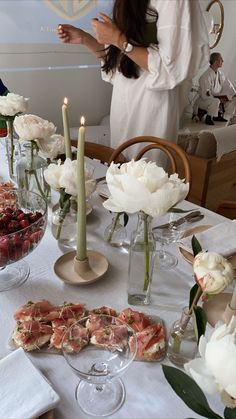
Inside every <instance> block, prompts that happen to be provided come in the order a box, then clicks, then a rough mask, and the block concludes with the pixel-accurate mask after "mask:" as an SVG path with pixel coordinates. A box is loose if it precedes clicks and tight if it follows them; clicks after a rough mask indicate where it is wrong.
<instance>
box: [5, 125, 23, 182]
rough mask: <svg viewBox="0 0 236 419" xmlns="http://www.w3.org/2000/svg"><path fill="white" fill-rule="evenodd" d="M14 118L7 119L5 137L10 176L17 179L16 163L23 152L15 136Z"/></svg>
mask: <svg viewBox="0 0 236 419" xmlns="http://www.w3.org/2000/svg"><path fill="white" fill-rule="evenodd" d="M13 121H14V119H13V118H10V119H7V121H6V123H7V136H6V137H5V146H6V155H7V162H8V170H9V176H10V178H11V179H12V180H13V181H15V180H16V163H17V160H18V159H19V157H20V154H21V148H20V142H19V140H18V139H17V138H14V128H13Z"/></svg>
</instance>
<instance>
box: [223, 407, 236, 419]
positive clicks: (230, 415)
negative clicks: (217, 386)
mask: <svg viewBox="0 0 236 419" xmlns="http://www.w3.org/2000/svg"><path fill="white" fill-rule="evenodd" d="M224 417H225V419H236V407H235V408H234V409H230V408H229V407H226V408H225V410H224Z"/></svg>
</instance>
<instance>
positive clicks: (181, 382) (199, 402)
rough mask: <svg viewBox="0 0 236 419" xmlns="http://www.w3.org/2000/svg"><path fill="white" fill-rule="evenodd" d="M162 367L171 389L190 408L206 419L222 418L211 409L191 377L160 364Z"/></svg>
mask: <svg viewBox="0 0 236 419" xmlns="http://www.w3.org/2000/svg"><path fill="white" fill-rule="evenodd" d="M162 369H163V373H164V375H165V378H166V380H167V381H168V383H169V384H170V385H171V387H172V389H173V390H174V391H175V393H176V394H177V395H178V396H179V397H180V398H181V399H182V400H183V402H184V403H185V404H186V405H187V406H188V407H189V408H190V409H192V410H193V411H194V412H196V413H198V414H199V415H202V416H204V417H205V418H208V419H209V418H211V419H222V417H221V416H219V415H218V414H217V413H215V412H214V411H213V410H211V408H210V406H209V404H208V402H207V399H206V397H205V395H204V393H203V392H202V390H201V389H200V387H199V386H198V385H197V384H196V383H195V381H194V380H193V379H192V378H191V377H189V376H188V375H187V374H185V373H184V372H183V371H181V370H179V369H177V368H174V367H169V366H167V365H162Z"/></svg>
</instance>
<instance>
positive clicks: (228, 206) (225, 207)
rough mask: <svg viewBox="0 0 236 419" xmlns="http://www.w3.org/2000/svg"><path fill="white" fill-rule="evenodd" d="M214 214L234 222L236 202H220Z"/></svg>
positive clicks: (235, 218)
mask: <svg viewBox="0 0 236 419" xmlns="http://www.w3.org/2000/svg"><path fill="white" fill-rule="evenodd" d="M216 212H217V213H218V214H220V215H223V216H224V217H227V218H230V219H231V220H236V201H229V200H224V201H221V202H220V203H219V206H218V208H217V210H216Z"/></svg>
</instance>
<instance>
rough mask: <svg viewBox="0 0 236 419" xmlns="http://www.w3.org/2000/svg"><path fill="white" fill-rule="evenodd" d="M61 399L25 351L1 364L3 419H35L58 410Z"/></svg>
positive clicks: (0, 399) (0, 408) (5, 359)
mask: <svg viewBox="0 0 236 419" xmlns="http://www.w3.org/2000/svg"><path fill="white" fill-rule="evenodd" d="M59 400H60V399H59V396H58V394H57V393H56V392H55V391H54V390H53V388H52V387H51V385H50V384H49V383H48V381H47V380H46V379H45V377H44V376H43V375H42V374H41V373H40V372H39V371H38V370H37V368H35V367H34V365H33V364H32V362H31V361H30V360H29V358H28V357H27V355H26V354H25V352H24V351H23V349H22V348H19V349H17V350H16V351H14V352H12V353H11V354H10V355H8V356H6V357H5V358H4V359H2V360H1V361H0V417H1V418H7V419H23V418H24V419H28V418H35V417H37V416H39V415H41V414H43V413H45V412H47V411H48V410H50V409H52V408H53V407H55V406H56V404H57V403H58V402H59Z"/></svg>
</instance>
